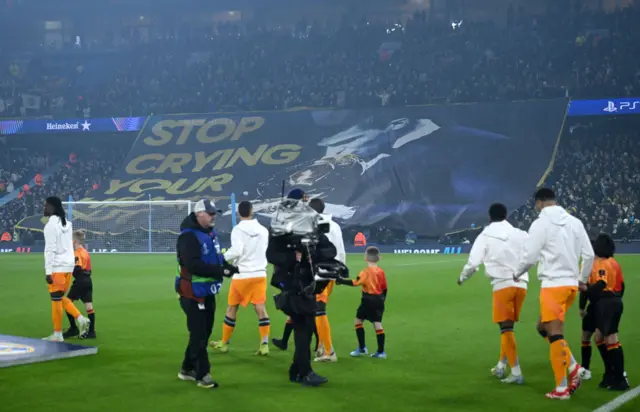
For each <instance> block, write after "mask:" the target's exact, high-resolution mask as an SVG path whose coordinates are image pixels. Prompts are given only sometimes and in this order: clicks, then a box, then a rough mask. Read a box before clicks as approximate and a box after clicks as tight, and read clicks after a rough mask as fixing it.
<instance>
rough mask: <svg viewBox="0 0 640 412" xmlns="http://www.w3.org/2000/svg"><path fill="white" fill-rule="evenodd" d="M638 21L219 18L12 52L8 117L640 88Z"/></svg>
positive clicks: (621, 17)
mask: <svg viewBox="0 0 640 412" xmlns="http://www.w3.org/2000/svg"><path fill="white" fill-rule="evenodd" d="M638 24H640V12H639V11H638V9H636V8H626V9H623V10H621V11H618V12H616V13H612V14H608V15H607V14H604V13H594V12H591V11H584V12H582V13H575V14H572V13H570V12H569V11H567V10H566V9H563V10H560V11H558V12H557V13H555V12H549V13H548V14H547V15H544V16H537V17H532V16H527V15H524V14H523V13H519V12H518V11H513V12H512V13H511V14H510V18H509V23H508V25H507V26H506V27H498V26H496V25H494V24H491V23H474V22H471V21H463V22H462V23H456V24H453V25H452V23H451V22H449V21H447V22H442V21H432V20H430V19H429V18H428V17H427V16H426V15H425V14H416V15H415V16H414V18H413V19H410V20H409V21H408V22H406V23H405V24H404V25H389V24H381V23H375V22H370V23H367V22H366V21H359V22H349V24H343V25H342V27H339V28H337V29H332V30H329V29H328V28H325V27H323V28H319V27H318V26H314V27H311V26H308V25H306V24H303V25H301V26H300V25H298V26H296V29H295V30H293V31H292V30H289V29H287V30H284V29H281V30H270V29H267V28H264V27H248V26H243V27H242V28H240V27H237V26H227V25H222V26H219V27H218V34H217V35H216V36H215V37H214V36H212V35H211V34H210V33H211V27H199V28H193V27H190V28H189V31H181V30H179V29H176V30H172V29H166V30H167V31H170V30H171V31H170V32H158V33H154V35H152V36H150V37H152V38H151V40H150V41H149V42H148V43H147V44H143V45H137V46H131V45H130V44H128V46H129V47H127V48H124V49H122V51H120V52H117V53H114V54H110V55H107V56H104V55H97V53H91V52H90V51H89V52H87V53H86V54H85V55H82V54H77V55H74V58H73V59H71V58H69V57H68V56H66V55H58V57H55V56H56V55H55V54H52V55H49V56H48V57H46V58H42V59H39V60H35V59H34V61H32V62H31V63H30V64H29V67H28V69H27V68H25V69H24V70H23V68H22V67H21V66H20V65H17V64H16V63H11V65H9V69H8V70H7V71H6V72H5V74H4V78H3V81H2V82H0V85H4V87H0V89H1V90H3V91H4V92H3V94H0V101H2V103H0V116H3V115H4V116H5V117H6V116H16V115H21V114H25V115H29V114H51V113H53V114H58V115H61V114H66V115H68V116H78V115H79V116H89V115H91V116H115V115H118V116H123V115H145V114H149V113H175V112H179V113H184V112H211V111H226V110H267V109H269V110H271V109H285V108H291V107H299V106H311V107H329V106H332V107H352V108H353V107H355V108H362V107H375V106H393V105H406V104H423V103H436V102H437V103H446V102H469V101H485V100H498V99H508V100H513V99H529V98H547V97H564V96H567V95H570V96H571V97H574V98H582V97H597V96H601V97H602V96H626V95H632V94H633V93H637V91H638V89H639V87H640V62H638V61H637V59H630V58H628V56H633V55H637V54H638V52H640V50H638V48H639V47H640V46H639V45H638V43H637V42H635V38H634V37H633V33H634V32H635V31H634V28H635V27H637V25H638ZM162 29H164V28H162ZM56 59H58V60H59V61H56ZM62 62H64V63H62ZM60 65H66V66H65V70H61V69H60ZM31 66H34V67H31ZM54 67H55V68H56V70H57V71H56V75H55V76H53V75H51V73H50V71H51V70H53V68H54ZM18 74H19V75H18ZM33 89H38V90H45V92H44V93H42V94H41V95H31V94H30V93H31V92H30V90H33ZM25 96H26V97H25ZM25 107H26V110H25Z"/></svg>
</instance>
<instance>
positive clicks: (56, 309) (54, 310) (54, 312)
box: [51, 298, 64, 332]
mask: <svg viewBox="0 0 640 412" xmlns="http://www.w3.org/2000/svg"><path fill="white" fill-rule="evenodd" d="M62 312H64V310H63V308H62V301H61V300H59V299H58V298H51V320H52V321H53V331H54V332H62Z"/></svg>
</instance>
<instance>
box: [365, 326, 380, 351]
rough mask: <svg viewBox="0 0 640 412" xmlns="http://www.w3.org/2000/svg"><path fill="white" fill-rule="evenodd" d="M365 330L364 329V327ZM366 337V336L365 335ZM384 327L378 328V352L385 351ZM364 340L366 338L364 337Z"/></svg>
mask: <svg viewBox="0 0 640 412" xmlns="http://www.w3.org/2000/svg"><path fill="white" fill-rule="evenodd" d="M363 331H364V329H363ZM363 338H364V336H363ZM384 338H385V335H384V329H376V340H377V341H378V352H379V353H381V352H384ZM363 340H364V339H363Z"/></svg>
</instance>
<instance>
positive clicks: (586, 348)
mask: <svg viewBox="0 0 640 412" xmlns="http://www.w3.org/2000/svg"><path fill="white" fill-rule="evenodd" d="M591 352H592V348H591V341H583V342H582V345H580V362H581V364H582V367H583V368H585V369H587V370H590V369H591Z"/></svg>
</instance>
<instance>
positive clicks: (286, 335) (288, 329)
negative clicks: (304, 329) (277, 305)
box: [282, 319, 293, 344]
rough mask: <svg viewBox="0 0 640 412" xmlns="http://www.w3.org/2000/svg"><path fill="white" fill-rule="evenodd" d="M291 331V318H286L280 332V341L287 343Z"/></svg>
mask: <svg viewBox="0 0 640 412" xmlns="http://www.w3.org/2000/svg"><path fill="white" fill-rule="evenodd" d="M291 332H293V322H291V319H287V323H285V324H284V332H282V341H283V342H284V343H285V344H287V343H289V338H290V337H291Z"/></svg>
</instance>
